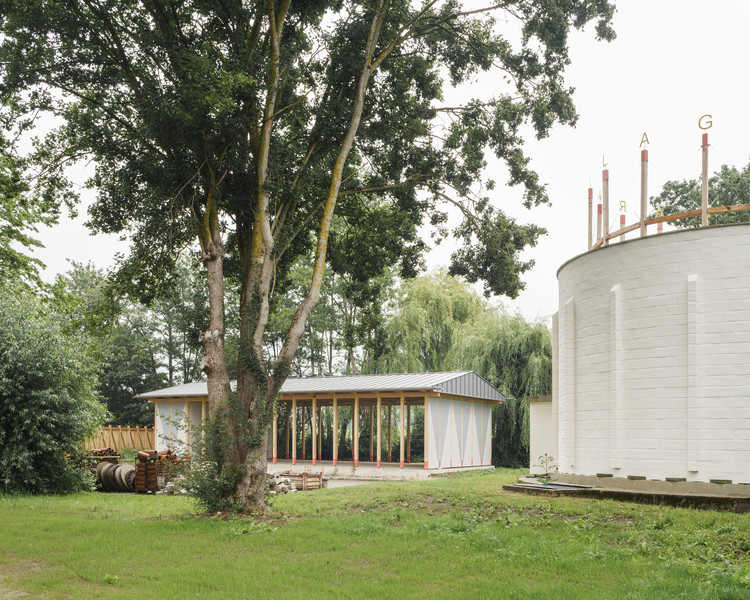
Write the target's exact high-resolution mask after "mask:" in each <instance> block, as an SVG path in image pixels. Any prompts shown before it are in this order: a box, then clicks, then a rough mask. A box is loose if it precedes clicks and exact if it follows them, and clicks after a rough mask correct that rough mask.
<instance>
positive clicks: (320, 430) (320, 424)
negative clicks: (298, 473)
mask: <svg viewBox="0 0 750 600" xmlns="http://www.w3.org/2000/svg"><path fill="white" fill-rule="evenodd" d="M322 459H323V407H322V406H319V407H318V460H322Z"/></svg>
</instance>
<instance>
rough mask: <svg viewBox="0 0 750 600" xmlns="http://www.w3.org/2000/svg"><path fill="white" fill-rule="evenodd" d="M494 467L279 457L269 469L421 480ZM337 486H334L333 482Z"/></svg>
mask: <svg viewBox="0 0 750 600" xmlns="http://www.w3.org/2000/svg"><path fill="white" fill-rule="evenodd" d="M487 469H494V467H492V466H484V467H454V468H444V469H425V468H424V463H412V464H407V465H404V468H403V469H402V468H401V467H400V466H399V463H381V466H380V467H378V466H377V465H376V464H375V463H370V462H360V463H359V466H358V467H356V468H355V466H354V463H353V462H349V461H338V465H337V466H335V467H334V466H333V461H330V460H319V461H317V464H316V465H315V466H313V464H312V461H311V460H299V459H298V460H297V464H296V465H293V464H292V461H291V460H278V461H277V462H276V464H273V463H271V462H269V463H268V472H269V473H271V472H272V471H276V472H278V473H281V472H283V471H291V472H292V473H305V472H308V473H320V472H321V471H323V476H324V477H329V478H330V479H332V480H333V479H341V480H351V481H418V480H424V479H428V478H429V477H436V476H440V475H446V474H449V473H460V472H463V471H482V470H487ZM331 487H333V486H331Z"/></svg>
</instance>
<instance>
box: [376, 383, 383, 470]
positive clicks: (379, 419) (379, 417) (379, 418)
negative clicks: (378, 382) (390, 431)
mask: <svg viewBox="0 0 750 600" xmlns="http://www.w3.org/2000/svg"><path fill="white" fill-rule="evenodd" d="M381 408H382V405H381V403H380V392H378V408H377V411H378V434H377V435H378V437H377V440H378V441H377V447H378V459H377V460H378V462H377V465H378V469H379V468H380V450H381V448H380V446H381V444H380V421H381V414H380V413H381V412H382V410H381Z"/></svg>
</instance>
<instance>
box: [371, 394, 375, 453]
mask: <svg viewBox="0 0 750 600" xmlns="http://www.w3.org/2000/svg"><path fill="white" fill-rule="evenodd" d="M374 434H375V407H374V406H373V405H372V404H371V405H370V462H372V461H373V454H372V445H373V443H374V442H375V435H374Z"/></svg>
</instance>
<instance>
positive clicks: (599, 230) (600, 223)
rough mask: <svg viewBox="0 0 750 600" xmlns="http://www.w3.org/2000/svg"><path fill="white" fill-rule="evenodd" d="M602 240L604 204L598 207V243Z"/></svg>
mask: <svg viewBox="0 0 750 600" xmlns="http://www.w3.org/2000/svg"><path fill="white" fill-rule="evenodd" d="M601 240H602V203H601V202H599V204H597V205H596V242H597V244H598V243H599V242H600V241H601Z"/></svg>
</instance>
